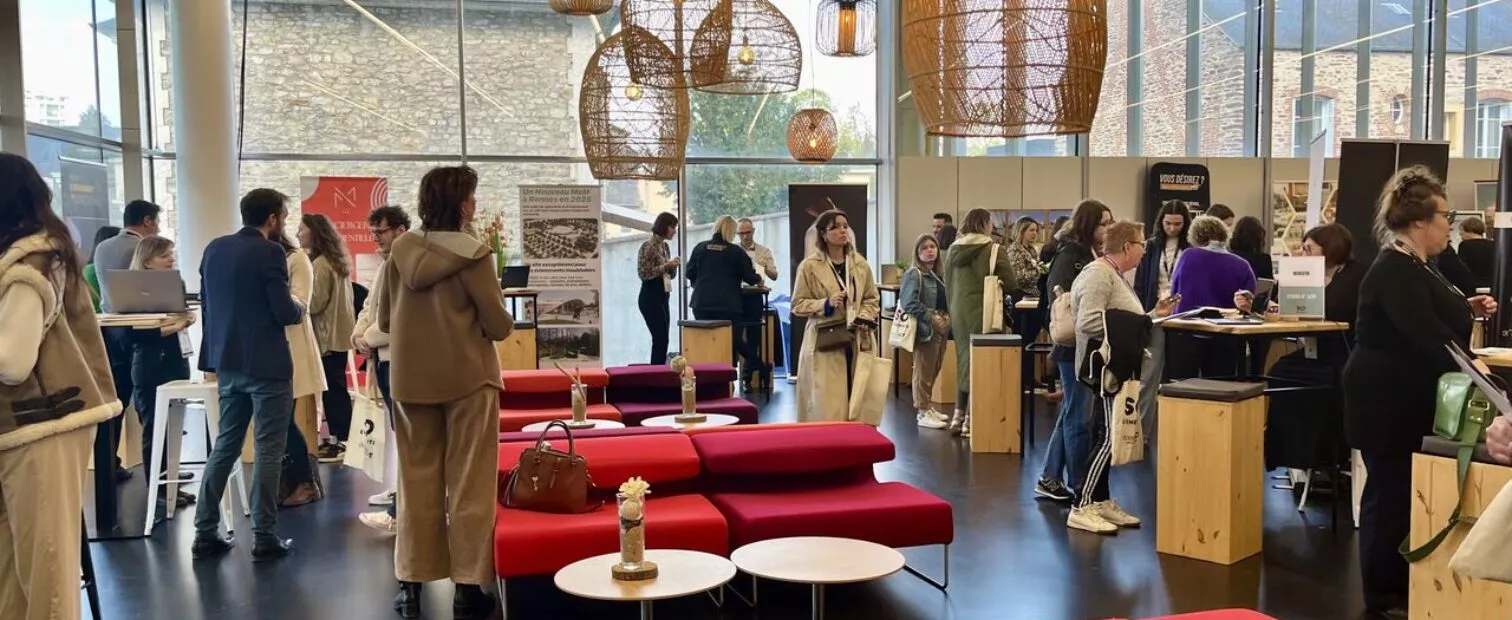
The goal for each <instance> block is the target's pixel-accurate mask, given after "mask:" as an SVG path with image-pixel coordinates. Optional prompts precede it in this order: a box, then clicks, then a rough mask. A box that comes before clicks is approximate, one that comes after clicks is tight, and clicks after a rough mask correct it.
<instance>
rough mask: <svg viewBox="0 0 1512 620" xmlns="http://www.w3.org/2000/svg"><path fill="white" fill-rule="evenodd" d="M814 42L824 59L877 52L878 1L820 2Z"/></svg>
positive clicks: (830, 0)
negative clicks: (826, 57)
mask: <svg viewBox="0 0 1512 620" xmlns="http://www.w3.org/2000/svg"><path fill="white" fill-rule="evenodd" d="M815 26H816V32H815V34H816V35H817V36H815V37H814V38H815V40H817V41H818V45H819V53H820V54H824V55H825V56H840V57H849V56H866V55H869V54H871V53H872V52H875V51H877V0H820V1H819V15H818V19H817V20H816V24H815Z"/></svg>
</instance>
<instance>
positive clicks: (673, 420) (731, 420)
mask: <svg viewBox="0 0 1512 620" xmlns="http://www.w3.org/2000/svg"><path fill="white" fill-rule="evenodd" d="M703 415H704V421H702V422H694V423H692V424H683V423H681V422H678V421H677V416H676V415H675V414H674V415H659V416H656V417H654V418H646V419H644V420H641V426H670V427H672V428H675V429H678V430H684V431H685V430H688V429H690V428H699V427H701V426H730V425H733V424H739V423H740V418H737V417H735V416H732V415H725V414H723V413H705V414H703Z"/></svg>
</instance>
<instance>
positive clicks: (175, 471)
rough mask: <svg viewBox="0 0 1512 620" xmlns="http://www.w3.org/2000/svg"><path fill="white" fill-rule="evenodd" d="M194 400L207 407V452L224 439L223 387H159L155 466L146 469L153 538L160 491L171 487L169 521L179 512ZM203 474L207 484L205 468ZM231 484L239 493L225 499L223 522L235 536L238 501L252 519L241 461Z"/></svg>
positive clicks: (181, 383) (154, 433) (148, 533)
mask: <svg viewBox="0 0 1512 620" xmlns="http://www.w3.org/2000/svg"><path fill="white" fill-rule="evenodd" d="M191 400H197V401H203V402H204V403H205V431H206V433H207V434H208V435H209V438H208V439H207V440H206V450H207V452H208V451H210V450H214V449H215V439H216V437H218V436H219V435H220V386H219V385H217V384H216V383H215V382H194V381H170V382H168V383H164V384H163V385H161V386H159V387H158V390H157V403H156V411H154V412H153V414H154V416H155V417H154V418H153V425H152V462H151V463H149V464H147V465H146V466H144V467H143V470H144V471H146V472H147V525H146V534H145V535H146V536H152V526H153V524H154V522H156V521H157V493H158V489H159V488H160V487H162V486H164V485H167V487H168V490H167V492H166V493H165V496H166V503H167V509H168V512H167V516H168V518H169V519H172V518H173V516H174V513H175V512H176V511H177V508H178V486H179V477H178V476H179V458H180V456H181V455H180V454H179V453H180V444H181V443H182V438H183V434H184V410H185V408H186V407H185V405H186V401H191ZM165 457H166V458H165ZM165 461H166V462H165ZM200 471H201V479H202V480H203V471H204V470H203V468H202V467H201V468H200ZM227 483H228V484H232V485H235V487H236V489H237V490H238V491H239V493H227V494H225V495H224V496H222V497H221V522H222V523H224V524H225V526H226V531H227V532H231V531H234V529H235V525H234V521H233V520H232V518H231V515H232V513H233V512H234V511H235V502H234V497H239V498H240V499H241V508H242V515H243V516H251V515H252V509H251V504H250V503H248V501H247V481H246V477H245V476H243V475H242V464H241V458H240V457H238V458H237V459H236V462H235V463H234V464H232V466H231V477H230V479H229V480H227Z"/></svg>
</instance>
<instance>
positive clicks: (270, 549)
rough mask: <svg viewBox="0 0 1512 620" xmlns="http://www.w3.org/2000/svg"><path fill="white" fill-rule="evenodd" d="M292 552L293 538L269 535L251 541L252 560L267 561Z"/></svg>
mask: <svg viewBox="0 0 1512 620" xmlns="http://www.w3.org/2000/svg"><path fill="white" fill-rule="evenodd" d="M293 552H294V539H293V538H279V537H277V536H270V537H267V538H256V539H254V540H253V541H252V561H253V562H267V561H269V560H277V559H279V558H282V557H284V556H287V555H289V554H290V553H293Z"/></svg>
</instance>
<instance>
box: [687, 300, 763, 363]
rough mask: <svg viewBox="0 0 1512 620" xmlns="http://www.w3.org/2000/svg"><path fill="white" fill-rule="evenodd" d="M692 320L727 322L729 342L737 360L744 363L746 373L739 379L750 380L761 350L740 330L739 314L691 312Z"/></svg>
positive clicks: (744, 331) (743, 330) (754, 341)
mask: <svg viewBox="0 0 1512 620" xmlns="http://www.w3.org/2000/svg"><path fill="white" fill-rule="evenodd" d="M693 316H694V318H696V319H698V320H700V321H729V322H730V326H731V327H730V340H731V342H732V343H733V344H734V345H735V355H736V356H737V358H744V359H745V361H746V372H745V374H743V375H741V379H749V378H751V373H752V371H754V370H755V369H756V360H759V359H761V350H760V349H759V348H757V346H758V344H759V343H758V341H757V340H754V339H752V338H750V337H749V336H750V334H748V333H747V330H745V329H743V328H741V326H740V322H741V313H739V312H699V311H698V310H694V311H693Z"/></svg>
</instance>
